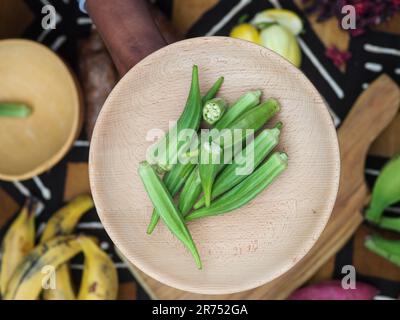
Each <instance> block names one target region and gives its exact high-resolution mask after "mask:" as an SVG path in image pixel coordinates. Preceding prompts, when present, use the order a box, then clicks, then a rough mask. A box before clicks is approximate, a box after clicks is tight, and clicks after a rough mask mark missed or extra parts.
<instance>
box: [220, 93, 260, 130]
mask: <svg viewBox="0 0 400 320" xmlns="http://www.w3.org/2000/svg"><path fill="white" fill-rule="evenodd" d="M260 97H261V90H255V91H250V92H247V93H245V94H244V95H242V96H241V97H240V98H239V99H238V100H237V101H236V102H235V103H234V104H233V105H232V106H231V107H230V108H228V110H226V112H225V114H224V115H223V116H222V118H221V119H220V120H219V121H218V122H217V123H216V124H215V126H214V127H215V128H216V129H218V130H222V129H225V128H227V127H228V126H229V125H230V124H231V123H232V122H234V121H235V120H236V119H237V118H239V117H240V116H241V115H242V114H243V113H245V112H247V111H248V110H250V109H251V108H253V107H255V106H256V105H258V104H259V103H260Z"/></svg>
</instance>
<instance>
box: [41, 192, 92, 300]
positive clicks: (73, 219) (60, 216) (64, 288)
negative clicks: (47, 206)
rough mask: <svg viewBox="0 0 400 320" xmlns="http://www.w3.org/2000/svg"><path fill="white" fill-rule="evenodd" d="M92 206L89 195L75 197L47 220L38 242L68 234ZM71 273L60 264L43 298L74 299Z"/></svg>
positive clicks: (44, 291)
mask: <svg viewBox="0 0 400 320" xmlns="http://www.w3.org/2000/svg"><path fill="white" fill-rule="evenodd" d="M93 206H94V204H93V200H92V198H91V197H90V196H89V195H81V196H78V197H76V198H75V199H74V200H72V201H71V202H70V203H68V204H67V205H66V206H65V207H63V208H61V209H60V210H58V211H57V212H56V213H54V214H53V216H52V217H51V218H50V220H49V221H48V222H47V225H46V228H45V229H44V231H43V234H42V237H41V239H40V242H45V241H48V240H50V239H52V238H54V237H56V236H58V235H68V234H70V233H71V232H72V230H73V229H74V228H75V226H76V224H77V223H78V221H79V220H80V219H81V217H82V215H83V214H84V213H86V212H87V211H88V210H90V209H92V208H93ZM75 298H76V296H75V292H74V288H73V285H72V280H71V274H70V271H69V267H68V265H67V264H64V265H61V266H60V267H59V268H58V269H57V271H56V287H55V289H51V288H49V289H46V290H43V299H45V300H75Z"/></svg>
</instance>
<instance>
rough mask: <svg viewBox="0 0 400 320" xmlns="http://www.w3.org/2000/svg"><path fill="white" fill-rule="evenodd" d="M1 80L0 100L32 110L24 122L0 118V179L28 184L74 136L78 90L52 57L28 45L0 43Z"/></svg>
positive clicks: (77, 124)
mask: <svg viewBox="0 0 400 320" xmlns="http://www.w3.org/2000/svg"><path fill="white" fill-rule="evenodd" d="M0 80H1V85H0V101H11V102H14V101H15V102H24V103H27V104H28V105H29V106H31V107H32V109H33V113H32V114H31V115H30V116H29V117H27V118H25V119H15V118H1V117H0V159H1V161H0V179H1V180H8V181H13V180H25V179H29V178H32V177H33V176H36V175H39V174H41V173H42V172H44V171H46V170H48V169H49V168H51V167H52V166H53V165H55V164H56V163H57V162H58V161H59V160H61V158H62V157H63V156H64V155H65V153H66V152H67V151H68V150H69V148H70V147H71V145H72V143H73V141H74V139H75V137H76V135H77V134H78V132H79V128H80V120H81V117H80V112H81V99H80V95H79V90H78V86H77V83H76V81H75V79H74V77H73V75H72V74H71V72H70V71H69V69H68V68H67V66H66V65H65V64H64V63H63V61H62V60H61V59H60V58H59V57H58V56H57V55H56V54H55V53H54V52H52V51H51V50H49V49H48V48H46V47H45V46H43V45H41V44H39V43H37V42H33V41H28V40H2V41H0Z"/></svg>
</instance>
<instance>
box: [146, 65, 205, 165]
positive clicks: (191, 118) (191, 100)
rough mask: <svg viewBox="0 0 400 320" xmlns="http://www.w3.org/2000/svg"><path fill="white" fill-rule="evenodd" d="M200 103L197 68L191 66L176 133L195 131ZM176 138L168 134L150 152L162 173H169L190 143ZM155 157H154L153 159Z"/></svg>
mask: <svg viewBox="0 0 400 320" xmlns="http://www.w3.org/2000/svg"><path fill="white" fill-rule="evenodd" d="M201 107H202V101H201V96H200V87H199V75H198V68H197V66H196V65H195V66H193V71H192V84H191V87H190V92H189V97H188V99H187V102H186V106H185V109H184V110H183V113H182V114H181V116H180V117H179V119H178V121H177V123H176V132H177V135H179V132H180V131H181V130H183V129H193V130H195V131H197V130H198V129H199V126H200V121H201ZM177 140H178V139H177V137H175V138H172V139H170V132H168V133H167V134H166V135H165V136H164V137H163V138H162V139H160V141H159V142H157V143H156V144H155V145H154V146H153V147H152V149H151V151H150V157H153V159H152V162H154V163H156V164H157V165H158V167H159V168H160V169H161V170H163V171H170V170H171V169H172V164H174V163H177V159H178V155H179V154H180V153H181V152H183V150H185V149H186V148H187V147H188V145H189V143H190V142H187V141H177ZM155 155H156V157H154V156H155Z"/></svg>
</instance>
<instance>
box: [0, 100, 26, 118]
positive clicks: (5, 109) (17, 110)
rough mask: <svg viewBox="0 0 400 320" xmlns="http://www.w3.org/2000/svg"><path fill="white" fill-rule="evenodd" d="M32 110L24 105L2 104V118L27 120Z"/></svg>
mask: <svg viewBox="0 0 400 320" xmlns="http://www.w3.org/2000/svg"><path fill="white" fill-rule="evenodd" d="M31 113H32V110H31V108H29V107H28V106H27V105H26V104H23V103H0V117H12V118H26V117H27V116H29V115H30V114H31Z"/></svg>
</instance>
